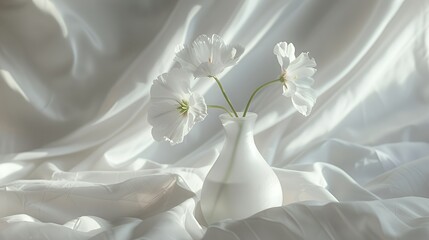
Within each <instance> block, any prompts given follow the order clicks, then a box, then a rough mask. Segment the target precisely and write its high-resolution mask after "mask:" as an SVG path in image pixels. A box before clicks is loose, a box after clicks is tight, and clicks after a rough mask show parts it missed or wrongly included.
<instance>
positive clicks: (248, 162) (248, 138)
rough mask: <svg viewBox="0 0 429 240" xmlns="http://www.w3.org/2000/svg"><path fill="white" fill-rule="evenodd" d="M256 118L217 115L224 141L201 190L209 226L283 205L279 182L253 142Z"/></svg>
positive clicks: (203, 208) (251, 116)
mask: <svg viewBox="0 0 429 240" xmlns="http://www.w3.org/2000/svg"><path fill="white" fill-rule="evenodd" d="M239 114H240V115H239V116H241V113H239ZM256 118H257V114H255V113H247V116H246V117H244V118H243V117H239V118H235V117H230V116H229V115H228V114H226V113H225V114H222V115H220V116H219V119H220V120H221V122H222V125H223V127H224V130H225V134H226V137H225V142H224V146H223V148H222V151H221V153H220V155H219V157H218V159H217V160H216V162H215V163H214V165H213V167H212V168H211V169H210V171H209V173H208V175H207V177H206V179H205V180H204V184H203V188H202V190H201V201H200V204H201V211H202V214H203V216H204V218H205V220H206V222H207V223H208V224H211V223H214V222H217V221H219V220H223V219H234V220H237V219H242V218H246V217H249V216H251V215H253V214H255V213H257V212H259V211H262V210H264V209H267V208H271V207H277V206H280V205H282V201H283V193H282V189H281V186H280V182H279V179H278V178H277V176H276V175H275V173H274V172H273V170H272V169H271V167H270V166H269V165H268V163H267V162H266V161H265V159H264V158H263V157H262V155H261V154H260V153H259V151H258V149H257V148H256V145H255V141H254V139H253V128H254V125H255V121H256Z"/></svg>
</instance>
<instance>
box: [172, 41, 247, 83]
mask: <svg viewBox="0 0 429 240" xmlns="http://www.w3.org/2000/svg"><path fill="white" fill-rule="evenodd" d="M243 52H244V48H243V47H241V46H239V45H232V46H231V45H227V44H225V43H224V41H223V40H222V38H221V37H220V36H218V35H216V34H213V36H212V37H211V38H209V37H207V36H206V35H200V36H199V37H197V39H195V41H194V42H193V43H192V44H190V45H188V46H180V47H179V48H178V51H177V52H176V58H175V60H176V61H177V62H179V63H180V65H181V66H182V67H183V68H185V69H188V70H189V71H191V72H192V73H193V74H194V77H210V76H216V75H218V74H219V73H221V72H223V70H224V69H225V68H226V67H230V66H233V65H235V64H236V63H237V62H238V60H239V58H240V56H241V55H242V53H243Z"/></svg>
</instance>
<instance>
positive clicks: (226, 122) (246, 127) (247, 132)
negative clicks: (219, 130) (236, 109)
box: [219, 113, 258, 144]
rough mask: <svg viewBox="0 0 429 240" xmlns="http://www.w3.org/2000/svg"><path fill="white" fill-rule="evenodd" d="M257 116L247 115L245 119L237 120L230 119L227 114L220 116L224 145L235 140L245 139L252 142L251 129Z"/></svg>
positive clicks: (235, 118)
mask: <svg viewBox="0 0 429 240" xmlns="http://www.w3.org/2000/svg"><path fill="white" fill-rule="evenodd" d="M239 114H240V113H239ZM257 116H258V115H257V114H256V113H247V116H246V117H238V118H237V117H230V116H229V115H228V114H221V115H220V116H219V119H220V120H221V122H222V125H223V128H224V130H225V134H226V144H228V142H230V141H234V139H237V138H247V139H249V140H252V142H253V129H254V126H255V122H256V118H257ZM231 144H233V143H231Z"/></svg>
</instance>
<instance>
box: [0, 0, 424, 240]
mask: <svg viewBox="0 0 429 240" xmlns="http://www.w3.org/2000/svg"><path fill="white" fill-rule="evenodd" d="M428 27H429V2H428V1H426V0H407V1H405V0H392V1H385V0H363V1H335V0H324V1H318V0H313V1H300V0H290V1H282V0H277V1H274V0H272V1H266V0H249V1H230V0H220V1H215V0H207V1H197V0H177V1H168V0H145V1H143V0H141V1H133V0H122V1H116V0H86V1H73V0H56V1H52V0H33V1H30V0H1V1H0V154H1V156H0V183H1V185H0V239H136V238H139V239H163V240H166V239H210V240H213V239H226V240H227V239H246V240H248V239H264V240H268V239H319V240H321V239H427V238H428V236H429V186H428V182H429V177H428V176H429V111H428V106H429V82H428V79H429V53H428V49H429V40H428V39H429V31H428ZM203 33H204V34H213V33H216V34H219V35H221V36H223V37H224V38H225V40H226V41H227V42H231V43H238V44H241V45H243V46H245V47H246V51H245V53H244V55H243V57H242V59H241V61H240V62H239V64H238V65H237V66H235V67H234V68H231V69H229V71H228V72H226V73H225V74H224V75H223V76H222V78H221V81H223V82H224V85H225V88H226V89H227V92H228V94H229V95H230V96H231V98H232V101H233V102H234V103H235V105H237V106H241V107H239V108H243V107H244V104H245V102H246V101H247V98H248V96H249V94H250V93H251V91H252V90H253V89H254V88H255V87H257V86H258V85H259V84H261V83H263V82H266V81H269V80H272V79H275V78H276V77H278V75H279V74H280V72H279V71H280V69H279V66H278V63H277V60H276V57H275V56H274V55H273V53H272V50H273V47H274V45H275V44H276V43H277V42H280V41H287V42H292V43H294V44H295V46H296V48H297V53H300V52H303V51H305V52H307V51H308V52H310V56H311V57H314V58H315V59H316V61H317V63H318V67H317V68H318V72H317V73H316V75H315V85H314V88H315V89H316V91H317V94H318V102H317V103H316V105H315V106H314V108H313V111H312V114H311V115H310V116H309V117H307V118H305V117H303V116H302V115H301V114H299V113H298V112H297V111H296V110H294V109H293V107H292V103H291V102H290V99H287V98H285V97H283V96H282V95H281V89H275V88H274V87H271V88H268V89H266V90H265V91H264V92H263V93H262V94H260V95H258V97H257V98H256V100H255V102H254V104H253V106H252V107H251V110H252V111H253V112H256V113H258V115H259V118H258V121H257V126H256V135H255V140H256V144H257V146H258V148H259V150H260V152H261V153H262V155H263V156H264V157H265V159H266V160H267V161H268V162H269V163H270V164H271V165H272V166H273V168H274V169H275V171H276V173H277V174H278V176H279V178H280V180H281V183H282V187H283V191H284V194H285V199H284V204H283V205H284V206H282V207H278V208H273V209H268V210H266V211H263V212H260V213H258V214H256V215H254V216H252V217H251V218H249V219H245V220H241V221H230V220H225V221H222V222H220V223H217V224H214V225H212V226H209V227H208V228H206V227H205V226H204V225H202V224H200V222H199V220H200V219H201V216H200V214H199V211H198V199H199V191H200V189H201V185H202V181H203V180H204V177H205V175H206V174H207V171H208V170H209V167H210V165H211V164H212V163H213V161H214V160H215V159H216V157H217V155H218V153H219V151H220V149H221V145H222V139H223V133H222V131H221V125H220V122H219V120H218V119H217V115H218V114H219V113H220V112H217V111H216V110H211V111H210V112H209V115H208V117H207V118H206V120H205V121H204V122H202V123H199V124H197V125H196V126H195V127H194V129H193V130H192V131H191V133H190V134H189V135H188V136H187V137H186V138H185V141H184V143H182V144H180V145H177V146H173V147H172V146H170V145H169V144H168V143H157V142H154V141H153V139H152V136H151V135H150V129H151V127H150V125H148V123H147V121H146V115H147V103H148V97H149V96H148V92H149V89H150V86H151V83H152V81H153V80H154V79H155V78H156V77H157V76H158V75H159V74H162V73H163V72H166V71H167V70H168V69H169V68H170V67H171V66H172V65H173V58H174V51H175V48H176V46H177V45H178V44H183V43H189V42H190V41H192V40H193V39H194V38H195V37H196V36H198V35H200V34H203ZM196 88H197V89H198V91H200V92H201V93H204V94H205V97H206V101H207V103H209V104H223V103H224V102H223V99H222V96H221V94H220V92H219V90H218V89H217V87H216V85H215V84H214V83H213V81H210V80H207V81H199V82H197V83H196Z"/></svg>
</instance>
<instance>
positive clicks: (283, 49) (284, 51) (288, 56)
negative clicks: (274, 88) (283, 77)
mask: <svg viewBox="0 0 429 240" xmlns="http://www.w3.org/2000/svg"><path fill="white" fill-rule="evenodd" d="M273 53H274V54H275V55H276V56H277V61H278V62H279V64H280V67H281V68H282V69H283V70H285V69H286V68H287V67H288V66H289V63H290V62H292V61H294V60H295V46H294V45H293V44H292V43H289V44H288V43H287V42H279V43H277V44H276V45H275V46H274V49H273Z"/></svg>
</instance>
